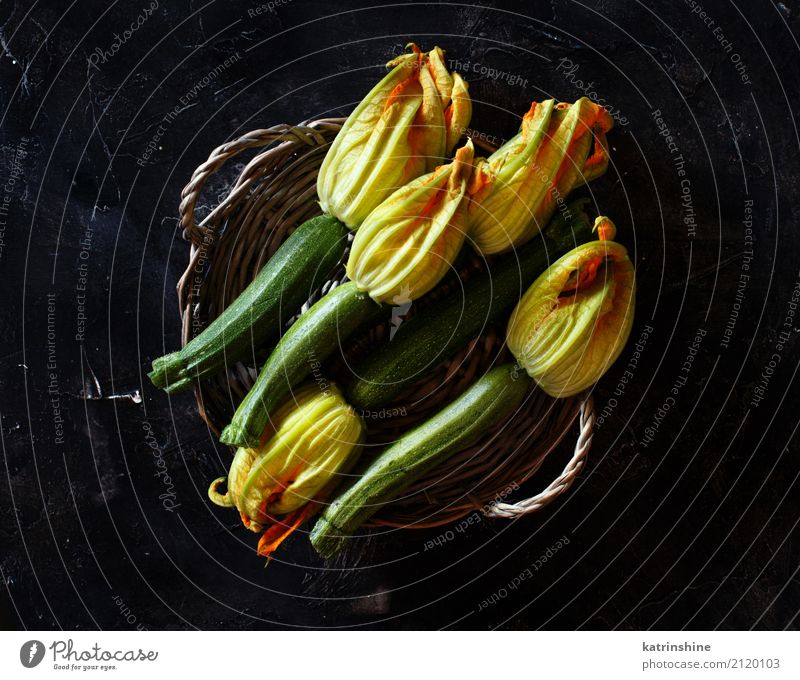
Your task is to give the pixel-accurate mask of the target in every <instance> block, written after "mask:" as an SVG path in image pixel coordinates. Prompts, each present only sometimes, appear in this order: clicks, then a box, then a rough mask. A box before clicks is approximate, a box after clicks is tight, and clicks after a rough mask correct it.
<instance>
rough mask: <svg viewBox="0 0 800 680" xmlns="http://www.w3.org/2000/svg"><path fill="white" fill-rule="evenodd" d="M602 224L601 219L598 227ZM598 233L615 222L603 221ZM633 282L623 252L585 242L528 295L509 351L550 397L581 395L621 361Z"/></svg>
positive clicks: (514, 321)
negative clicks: (614, 364)
mask: <svg viewBox="0 0 800 680" xmlns="http://www.w3.org/2000/svg"><path fill="white" fill-rule="evenodd" d="M601 220H602V221H601ZM597 226H598V227H600V231H601V233H603V230H605V233H606V234H607V233H610V232H609V231H608V230H609V229H611V230H613V223H611V221H610V220H609V219H608V218H605V217H603V218H598V221H597ZM635 297H636V279H635V276H634V271H633V265H632V264H631V261H630V260H629V259H628V253H627V251H626V250H625V248H624V247H623V246H621V245H620V244H618V243H615V242H614V241H606V240H600V241H593V242H591V243H584V244H583V245H580V246H578V247H577V248H575V249H574V250H572V251H570V252H569V253H567V254H566V255H564V256H563V257H562V258H561V259H559V260H557V261H556V262H555V263H554V264H553V265H552V266H551V267H550V268H549V269H547V271H545V272H544V273H543V274H542V275H541V276H540V277H539V278H538V279H536V281H534V283H533V285H532V286H531V287H530V288H529V289H528V291H527V292H526V293H525V295H524V296H523V297H522V299H521V300H520V301H519V304H518V305H517V307H516V308H515V309H514V312H513V313H512V315H511V319H510V321H509V324H508V333H507V339H508V346H509V348H510V349H511V351H512V352H513V354H514V356H515V357H516V359H517V361H518V362H519V364H520V366H522V367H523V368H524V369H525V370H526V371H527V372H528V375H530V376H531V378H533V379H534V380H535V381H536V382H537V383H538V385H539V386H540V387H541V388H542V389H543V390H544V391H545V392H547V393H548V394H549V395H551V396H553V397H567V396H570V395H572V394H576V393H578V392H581V391H583V390H584V389H586V388H587V387H589V386H590V385H593V384H594V383H595V382H597V380H598V379H599V378H600V377H601V376H602V375H603V374H604V373H605V372H606V370H608V368H609V367H610V366H611V364H613V363H614V361H615V360H616V358H617V357H618V356H619V354H620V352H621V351H622V348H623V347H624V346H625V342H626V341H627V340H628V336H629V335H630V332H631V326H632V325H633V308H634V301H635Z"/></svg>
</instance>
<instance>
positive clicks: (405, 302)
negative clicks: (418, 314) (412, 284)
mask: <svg viewBox="0 0 800 680" xmlns="http://www.w3.org/2000/svg"><path fill="white" fill-rule="evenodd" d="M410 294H411V289H410V288H409V287H408V286H407V285H405V286H403V288H402V289H401V290H400V292H399V293H398V294H397V295H395V296H394V297H393V298H392V305H393V306H392V318H391V326H390V327H389V341H390V342H391V341H392V340H394V336H395V333H397V331H398V329H399V328H400V326H401V325H402V323H403V321H404V320H405V318H406V315H407V314H408V312H409V310H410V309H411V303H412V300H411V295H410Z"/></svg>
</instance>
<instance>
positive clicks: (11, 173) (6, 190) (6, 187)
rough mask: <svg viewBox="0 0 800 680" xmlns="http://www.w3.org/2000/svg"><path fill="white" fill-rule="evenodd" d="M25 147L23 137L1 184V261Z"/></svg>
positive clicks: (14, 150)
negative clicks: (6, 176)
mask: <svg viewBox="0 0 800 680" xmlns="http://www.w3.org/2000/svg"><path fill="white" fill-rule="evenodd" d="M27 145H28V138H27V137H23V138H22V139H21V140H20V141H19V144H17V145H16V146H15V147H14V148H13V151H12V154H11V160H10V162H9V164H8V178H7V179H6V181H5V182H4V183H3V198H2V200H0V260H2V259H3V251H4V250H5V247H6V228H7V226H8V215H9V213H10V212H11V197H12V195H13V194H14V193H15V190H16V184H17V180H18V179H19V178H20V176H21V175H22V161H24V160H25V157H26V156H27V155H28V152H27V150H26V149H25V147H26V146H27Z"/></svg>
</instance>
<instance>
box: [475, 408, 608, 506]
mask: <svg viewBox="0 0 800 680" xmlns="http://www.w3.org/2000/svg"><path fill="white" fill-rule="evenodd" d="M594 420H595V413H594V400H593V399H592V396H591V395H587V397H586V399H584V401H583V403H582V404H581V410H580V428H581V429H580V433H579V434H578V441H577V442H575V449H574V451H573V453H572V458H571V459H570V461H569V462H568V463H567V465H566V467H565V468H564V470H563V471H562V472H561V474H560V475H559V476H558V477H556V478H555V479H554V480H553V481H552V482H550V484H548V486H547V488H545V489H544V491H542V492H540V493H538V494H536V495H535V496H532V497H531V498H527V499H525V500H523V501H519V502H517V503H502V502H498V503H494V504H492V505H491V506H490V507H489V508H488V509H486V510H484V511H483V514H484V515H485V516H486V517H492V518H499V517H502V518H503V519H514V518H516V517H522V516H523V515H528V514H530V513H532V512H536V511H537V510H541V509H542V508H543V507H545V506H546V505H549V504H550V503H551V502H552V501H553V500H555V499H556V498H557V497H558V496H560V495H561V494H563V493H564V492H566V491H568V490H569V488H570V487H571V486H572V484H573V483H574V482H575V480H576V479H577V477H578V474H580V471H581V470H582V469H583V466H584V465H585V464H586V458H587V456H588V455H589V449H590V448H591V447H592V437H593V436H594Z"/></svg>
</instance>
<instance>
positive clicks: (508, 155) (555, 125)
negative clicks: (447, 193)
mask: <svg viewBox="0 0 800 680" xmlns="http://www.w3.org/2000/svg"><path fill="white" fill-rule="evenodd" d="M612 125H613V120H612V119H611V116H610V115H609V114H608V112H607V111H606V110H605V109H604V108H603V107H602V106H598V105H597V104H594V103H592V102H591V101H589V100H588V99H586V98H585V97H583V98H581V99H579V100H578V101H577V102H575V103H574V104H555V103H554V101H553V100H552V99H550V100H547V101H544V102H541V103H540V102H533V104H532V105H531V108H530V110H529V111H528V113H526V114H525V116H524V117H523V119H522V127H521V128H520V132H519V134H517V135H516V136H515V137H513V138H512V139H510V140H509V141H508V142H506V143H505V144H504V145H503V146H502V147H500V148H499V149H498V150H497V151H495V152H494V153H493V154H492V155H491V156H490V157H489V158H488V159H485V160H484V159H481V161H480V162H478V163H477V164H476V169H475V174H474V177H473V181H472V184H471V186H470V195H471V198H472V201H471V205H470V211H469V222H468V230H469V235H470V237H471V238H472V241H473V245H474V246H475V248H476V249H477V250H479V251H480V252H481V253H484V254H487V255H488V254H492V253H499V252H504V251H506V250H510V249H511V248H513V247H515V246H519V245H522V244H523V243H525V242H526V241H528V240H529V239H530V238H531V237H533V236H535V235H536V234H537V233H538V232H539V229H540V228H541V227H543V226H544V225H545V224H546V223H547V221H548V220H549V219H550V217H551V216H552V214H553V211H554V210H555V207H556V204H557V203H558V202H560V201H563V200H565V199H566V198H567V196H568V194H569V193H570V192H571V191H572V190H573V189H574V188H576V187H578V186H580V185H581V184H584V183H586V182H589V181H590V180H592V179H594V178H595V177H598V176H600V175H602V174H603V173H604V172H605V171H606V168H607V167H608V150H607V145H606V140H605V133H606V132H607V131H608V130H609V129H611V127H612ZM593 147H594V149H593Z"/></svg>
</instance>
